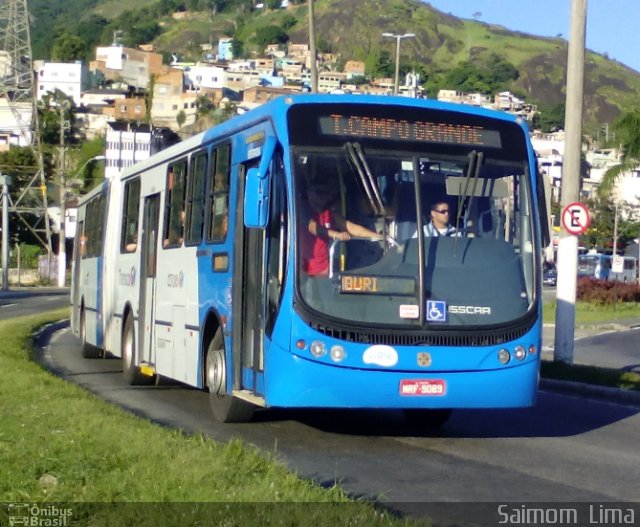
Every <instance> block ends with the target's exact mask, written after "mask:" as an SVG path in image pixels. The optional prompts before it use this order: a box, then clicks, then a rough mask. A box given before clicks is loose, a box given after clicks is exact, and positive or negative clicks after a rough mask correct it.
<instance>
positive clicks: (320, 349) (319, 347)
mask: <svg viewBox="0 0 640 527" xmlns="http://www.w3.org/2000/svg"><path fill="white" fill-rule="evenodd" d="M309 351H310V352H311V355H313V356H314V357H322V356H323V355H325V354H326V353H327V348H326V346H325V345H324V342H322V341H321V340H314V341H313V342H312V343H311V346H309Z"/></svg>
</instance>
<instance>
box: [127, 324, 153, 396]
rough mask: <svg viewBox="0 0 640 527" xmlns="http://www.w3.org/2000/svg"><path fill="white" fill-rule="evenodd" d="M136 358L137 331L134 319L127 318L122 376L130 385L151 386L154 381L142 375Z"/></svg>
mask: <svg viewBox="0 0 640 527" xmlns="http://www.w3.org/2000/svg"><path fill="white" fill-rule="evenodd" d="M135 356H136V330H135V327H134V325H133V317H132V316H131V315H129V316H127V320H126V321H125V323H124V330H123V332H122V374H123V376H124V380H125V381H127V383H128V384H131V385H135V384H150V383H151V382H152V381H153V380H154V379H153V377H148V376H146V375H142V374H141V373H140V368H138V367H137V366H136V365H135Z"/></svg>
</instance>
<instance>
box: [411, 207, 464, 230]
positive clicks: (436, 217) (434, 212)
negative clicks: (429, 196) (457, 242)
mask: <svg viewBox="0 0 640 527" xmlns="http://www.w3.org/2000/svg"><path fill="white" fill-rule="evenodd" d="M449 213H450V210H449V204H448V203H447V202H446V201H437V202H435V203H434V204H433V205H431V221H430V222H429V223H427V224H425V225H424V226H423V230H424V235H425V236H460V233H459V232H458V230H457V229H456V228H455V227H453V226H452V225H449ZM417 237H418V231H417V230H416V231H415V233H414V234H413V236H412V238H417Z"/></svg>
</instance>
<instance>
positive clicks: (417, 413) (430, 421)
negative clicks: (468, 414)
mask: <svg viewBox="0 0 640 527" xmlns="http://www.w3.org/2000/svg"><path fill="white" fill-rule="evenodd" d="M402 412H403V413H404V418H405V420H406V421H407V422H408V423H409V424H410V425H413V426H422V427H424V428H440V427H441V426H442V425H443V424H445V423H446V422H447V420H448V419H449V417H451V412H452V411H451V410H450V409H449V408H438V409H423V408H408V409H405V410H403V411H402Z"/></svg>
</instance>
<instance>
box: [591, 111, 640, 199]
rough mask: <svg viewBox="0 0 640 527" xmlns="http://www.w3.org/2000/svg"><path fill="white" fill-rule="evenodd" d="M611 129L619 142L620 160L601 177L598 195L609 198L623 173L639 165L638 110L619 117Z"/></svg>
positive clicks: (639, 131)
mask: <svg viewBox="0 0 640 527" xmlns="http://www.w3.org/2000/svg"><path fill="white" fill-rule="evenodd" d="M613 128H614V130H615V131H616V136H617V138H618V141H619V142H620V149H621V150H622V159H621V162H620V164H618V165H616V166H614V167H611V168H610V169H609V170H607V171H606V172H605V173H604V175H603V176H602V181H601V182H600V187H599V188H598V194H599V195H600V196H609V195H611V192H612V191H613V189H614V188H615V186H616V183H617V182H618V180H619V179H620V176H621V175H622V174H624V173H625V172H629V171H631V170H634V169H636V168H637V167H638V165H640V110H634V111H631V112H628V113H625V114H623V115H622V116H620V117H619V118H618V119H617V120H616V121H615V122H614V123H613Z"/></svg>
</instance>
